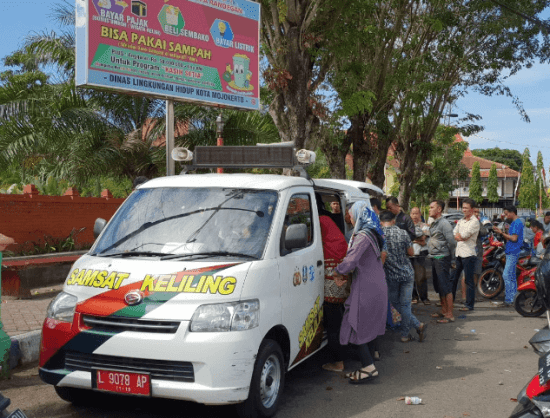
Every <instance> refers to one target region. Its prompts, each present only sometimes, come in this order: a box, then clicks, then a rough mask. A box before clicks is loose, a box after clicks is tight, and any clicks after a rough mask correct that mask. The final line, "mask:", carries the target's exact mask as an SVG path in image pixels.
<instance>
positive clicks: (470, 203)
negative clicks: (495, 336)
mask: <svg viewBox="0 0 550 418" xmlns="http://www.w3.org/2000/svg"><path fill="white" fill-rule="evenodd" d="M475 207H476V202H475V201H474V200H473V199H469V198H468V199H464V200H463V202H462V213H464V218H462V219H461V220H459V221H458V223H457V224H456V227H455V228H454V230H453V234H454V237H455V240H456V252H455V255H456V271H455V275H454V277H455V280H458V279H459V277H460V274H461V273H462V270H464V278H465V281H466V303H464V307H462V308H460V309H459V310H460V311H473V310H474V304H475V300H476V289H475V282H474V273H475V267H476V260H477V253H476V240H477V235H478V233H479V220H478V219H477V218H476V217H475V216H474V209H475Z"/></svg>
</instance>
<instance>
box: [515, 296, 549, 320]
mask: <svg viewBox="0 0 550 418" xmlns="http://www.w3.org/2000/svg"><path fill="white" fill-rule="evenodd" d="M514 308H515V309H516V312H517V313H519V314H520V315H521V316H526V317H530V318H534V317H537V316H541V315H542V314H543V313H544V312H545V311H546V309H545V307H544V305H543V304H542V302H541V301H540V300H539V298H537V292H536V291H535V290H522V291H521V292H518V294H517V295H516V297H515V298H514Z"/></svg>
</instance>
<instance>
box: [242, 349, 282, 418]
mask: <svg viewBox="0 0 550 418" xmlns="http://www.w3.org/2000/svg"><path fill="white" fill-rule="evenodd" d="M284 382H285V370H284V359H283V352H282V351H281V347H279V344H277V343H276V342H275V341H273V340H264V341H263V342H262V345H261V346H260V350H259V351H258V357H257V358H256V364H255V365H254V372H253V373H252V381H251V382H250V392H249V394H248V399H247V400H246V401H244V402H243V403H242V404H239V405H237V411H238V413H239V415H240V416H241V417H242V418H257V417H262V418H269V417H272V416H273V415H275V412H277V409H278V408H279V401H280V399H281V395H282V393H283V387H284Z"/></svg>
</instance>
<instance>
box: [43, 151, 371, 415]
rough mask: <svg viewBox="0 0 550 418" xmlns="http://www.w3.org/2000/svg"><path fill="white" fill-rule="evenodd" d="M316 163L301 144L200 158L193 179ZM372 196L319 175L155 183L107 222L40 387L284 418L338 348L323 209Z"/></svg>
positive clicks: (72, 296)
mask: <svg viewBox="0 0 550 418" xmlns="http://www.w3.org/2000/svg"><path fill="white" fill-rule="evenodd" d="M178 152H179V154H178ZM174 154H175V155H176V156H177V155H180V159H190V158H191V153H189V152H187V151H183V150H176V152H175V153H174ZM314 157H315V155H314V154H313V153H311V152H307V151H298V152H296V150H295V149H293V148H290V147H223V148H222V149H220V148H218V149H211V148H209V147H197V148H196V150H195V156H194V159H193V167H187V168H188V170H187V172H189V171H191V170H192V169H194V168H201V167H210V168H212V167H217V166H225V167H237V166H238V167H250V166H261V167H270V166H273V167H292V168H294V169H300V170H301V171H302V172H304V173H305V171H303V169H301V168H300V163H299V162H300V161H302V164H303V165H305V164H307V163H309V162H311V161H313V160H314ZM268 159H270V160H271V161H272V163H269V162H267V163H266V160H268ZM270 164H271V165H270ZM317 183H318V184H317ZM365 198H368V195H367V194H365V193H363V192H362V191H361V190H360V189H359V188H357V187H355V186H352V185H349V184H338V182H334V181H331V180H311V179H309V178H307V176H305V177H288V176H281V175H258V174H185V173H184V174H182V175H179V176H171V177H164V178H158V179H154V180H150V181H149V182H147V183H145V184H143V185H141V186H140V187H139V188H138V189H137V190H136V191H135V192H134V193H132V194H131V195H130V196H129V197H128V198H127V199H126V201H125V202H124V203H123V204H122V205H121V207H120V208H119V209H118V211H117V212H116V214H115V215H114V216H113V217H112V219H111V220H110V221H109V223H108V224H107V225H106V226H105V221H103V220H98V221H96V226H95V229H94V231H95V232H97V233H98V234H99V233H100V235H99V237H98V238H97V240H96V242H95V244H94V246H93V247H92V248H91V249H90V251H89V252H88V253H87V254H85V255H84V256H82V257H81V258H80V259H79V260H78V261H77V262H76V263H75V264H74V266H73V267H72V269H71V272H70V273H69V275H68V277H67V279H66V281H65V285H64V289H63V292H62V293H60V294H59V296H58V297H57V298H56V299H55V300H54V301H52V303H51V304H50V306H49V307H48V313H47V318H46V320H45V322H44V326H43V333H42V342H41V354H40V377H41V378H42V380H43V381H44V382H46V383H49V384H52V385H54V386H55V390H56V392H57V393H58V395H59V396H60V397H61V398H63V399H65V400H67V401H69V402H81V401H83V400H85V399H86V397H87V392H86V391H88V390H96V391H105V392H112V393H117V394H126V395H134V396H146V397H161V398H172V399H181V400H187V401H194V402H199V403H203V404H207V405H219V404H239V410H240V412H241V414H242V415H244V416H257V415H259V416H265V417H267V416H272V415H274V414H275V412H276V410H277V407H278V405H279V402H280V398H281V394H282V391H283V385H284V375H285V372H286V371H288V370H290V369H291V368H293V367H295V366H296V365H298V364H299V363H300V362H302V361H303V360H304V359H306V358H308V357H309V356H311V355H312V354H313V353H315V352H316V351H317V350H319V349H320V348H322V347H323V345H324V337H323V310H322V307H323V288H324V266H323V262H324V260H323V248H322V243H321V234H320V226H319V218H318V206H317V201H316V199H322V201H324V202H328V201H331V200H339V201H340V203H341V207H345V205H346V203H348V202H350V201H355V200H360V199H365ZM339 216H340V218H341V221H339V219H338V217H337V216H336V217H334V218H335V220H336V221H337V223H339V224H340V225H342V224H343V225H344V228H349V225H346V224H345V223H343V214H339ZM331 217H333V216H332V215H331Z"/></svg>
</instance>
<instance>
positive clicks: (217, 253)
mask: <svg viewBox="0 0 550 418" xmlns="http://www.w3.org/2000/svg"><path fill="white" fill-rule="evenodd" d="M194 256H201V257H209V256H222V257H245V258H251V259H253V260H258V259H259V258H258V257H256V256H255V255H250V254H243V253H232V252H228V251H211V252H204V253H192V254H169V255H166V256H164V257H162V258H161V260H172V259H174V258H180V257H181V258H184V257H194Z"/></svg>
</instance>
